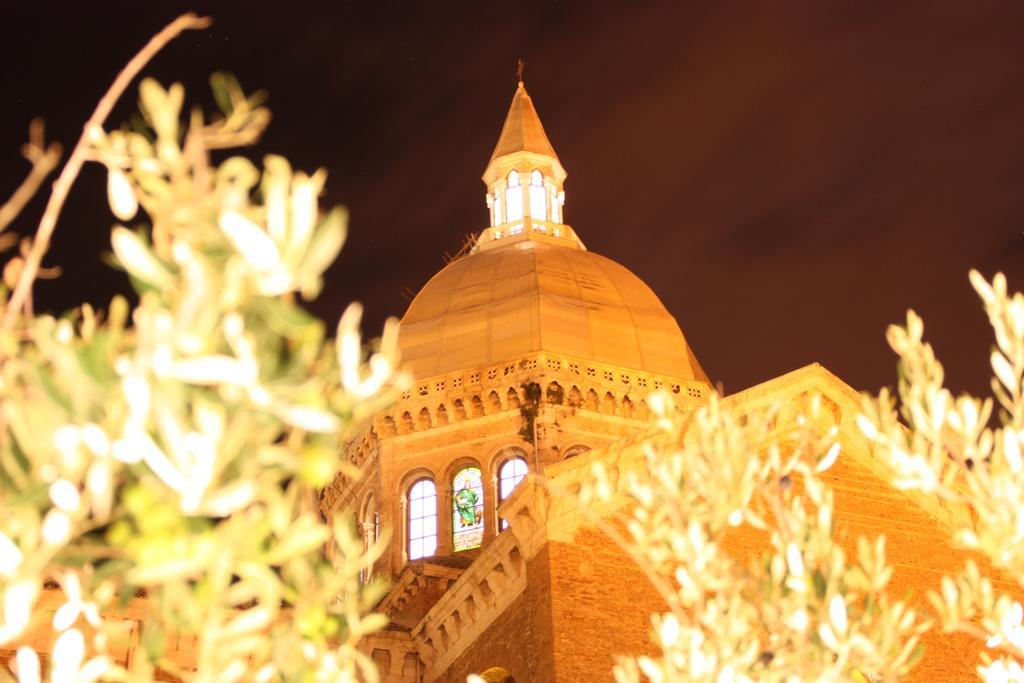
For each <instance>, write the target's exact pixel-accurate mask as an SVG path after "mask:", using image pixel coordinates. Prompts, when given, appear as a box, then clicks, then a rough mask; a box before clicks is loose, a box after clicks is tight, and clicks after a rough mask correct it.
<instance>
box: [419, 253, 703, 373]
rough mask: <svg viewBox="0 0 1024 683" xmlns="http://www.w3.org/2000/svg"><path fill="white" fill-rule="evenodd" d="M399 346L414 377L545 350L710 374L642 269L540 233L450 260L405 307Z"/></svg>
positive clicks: (653, 368) (633, 366) (659, 370)
mask: <svg viewBox="0 0 1024 683" xmlns="http://www.w3.org/2000/svg"><path fill="white" fill-rule="evenodd" d="M399 345H400V349H401V355H402V361H403V364H404V365H405V368H406V370H408V371H409V372H411V373H412V375H413V376H414V377H416V378H417V379H422V378H427V377H433V376H435V375H442V374H446V373H449V372H455V371H458V370H466V369H470V368H479V367H486V366H488V365H491V364H495V363H500V362H503V361H509V360H514V359H518V358H521V357H523V356H528V355H530V354H535V353H538V352H542V351H546V352H550V353H553V354H561V355H565V356H570V357H573V358H578V359H580V360H585V361H592V362H595V363H604V364H609V365H614V366H617V367H620V368H628V369H631V370H635V371H643V372H648V373H652V374H656V375H664V376H667V377H672V378H675V379H680V380H696V381H702V382H707V376H706V375H705V374H704V371H703V370H702V369H701V367H700V365H699V364H698V363H697V359H696V358H695V357H694V355H693V352H692V351H691V350H690V347H689V345H688V344H687V343H686V339H685V338H684V337H683V333H682V331H681V330H680V329H679V325H678V324H677V323H676V321H675V319H674V318H673V317H672V315H671V314H669V312H668V311H666V310H665V307H664V306H663V305H662V303H661V301H659V300H658V297H657V296H656V295H655V294H654V292H653V291H651V288H650V287H648V286H647V285H646V284H645V283H644V282H643V281H642V280H641V279H640V278H638V277H637V276H636V275H634V274H633V273H632V272H630V271H629V270H628V269H627V268H625V267H624V266H621V265H619V264H618V263H616V262H614V261H612V260H611V259H608V258H605V257H603V256H600V255H598V254H595V253H593V252H590V251H584V250H583V249H580V248H578V247H566V246H560V245H556V244H552V243H548V242H544V241H540V240H536V239H533V240H530V239H522V240H519V241H510V242H509V243H507V244H502V245H501V246H500V247H497V248H492V249H487V250H480V251H477V252H476V253H473V254H470V255H468V256H464V257H462V258H460V259H457V260H455V261H453V262H452V263H449V264H448V265H447V266H446V267H445V268H444V269H443V270H441V272H439V273H438V274H437V275H435V276H434V277H433V278H431V280H430V281H429V282H428V283H427V284H426V285H425V286H424V287H423V289H422V290H421V291H420V292H419V294H417V295H416V298H415V299H414V300H413V302H412V304H411V305H410V306H409V310H408V311H407V312H406V314H405V317H404V318H403V319H402V325H401V333H400V334H399Z"/></svg>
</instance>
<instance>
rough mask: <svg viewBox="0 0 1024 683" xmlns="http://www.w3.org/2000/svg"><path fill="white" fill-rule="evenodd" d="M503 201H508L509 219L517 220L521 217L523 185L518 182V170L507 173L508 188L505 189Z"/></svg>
mask: <svg viewBox="0 0 1024 683" xmlns="http://www.w3.org/2000/svg"><path fill="white" fill-rule="evenodd" d="M505 201H506V202H508V210H507V211H506V214H507V215H508V220H509V221H518V220H522V218H523V187H522V186H521V185H520V184H519V171H510V172H509V174H508V189H506V190H505Z"/></svg>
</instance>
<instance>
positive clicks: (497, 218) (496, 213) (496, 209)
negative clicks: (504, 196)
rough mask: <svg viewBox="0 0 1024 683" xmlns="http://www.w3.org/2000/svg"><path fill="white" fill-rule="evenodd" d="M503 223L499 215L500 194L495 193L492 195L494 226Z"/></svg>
mask: <svg viewBox="0 0 1024 683" xmlns="http://www.w3.org/2000/svg"><path fill="white" fill-rule="evenodd" d="M504 222H505V221H504V220H503V219H502V215H501V193H500V192H495V193H494V224H495V225H501V224H502V223H504Z"/></svg>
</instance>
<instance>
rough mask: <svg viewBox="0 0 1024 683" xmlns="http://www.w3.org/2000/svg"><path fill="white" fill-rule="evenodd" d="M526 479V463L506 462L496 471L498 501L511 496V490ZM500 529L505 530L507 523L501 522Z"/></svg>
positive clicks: (518, 460)
mask: <svg viewBox="0 0 1024 683" xmlns="http://www.w3.org/2000/svg"><path fill="white" fill-rule="evenodd" d="M525 477H526V461H525V460H523V459H522V458H512V459H511V460H506V461H505V464H504V465H502V466H501V469H500V470H498V500H499V502H500V501H502V500H505V499H506V498H508V497H509V495H511V493H512V491H513V489H515V487H517V486H519V482H521V481H522V480H523V479H524V478H525ZM501 528H502V529H507V528H508V522H506V521H505V520H501Z"/></svg>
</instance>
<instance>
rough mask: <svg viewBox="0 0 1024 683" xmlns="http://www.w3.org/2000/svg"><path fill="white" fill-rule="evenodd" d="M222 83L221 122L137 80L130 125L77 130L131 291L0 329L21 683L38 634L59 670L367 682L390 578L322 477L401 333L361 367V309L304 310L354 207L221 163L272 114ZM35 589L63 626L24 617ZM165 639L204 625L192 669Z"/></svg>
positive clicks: (391, 377) (375, 398) (377, 392)
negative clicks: (332, 505) (327, 514)
mask: <svg viewBox="0 0 1024 683" xmlns="http://www.w3.org/2000/svg"><path fill="white" fill-rule="evenodd" d="M212 83H213V86H214V93H215V97H216V101H217V103H218V105H219V106H220V108H221V110H222V113H221V114H220V115H218V116H217V117H215V118H213V119H212V120H206V118H205V117H204V115H203V114H202V113H201V112H200V111H199V110H198V109H193V110H191V111H188V112H187V113H186V112H184V111H183V105H184V97H185V96H184V90H183V88H182V86H181V85H180V84H174V85H172V86H171V87H170V88H168V89H165V88H163V87H161V86H160V85H159V84H157V83H156V82H154V81H152V80H145V81H143V82H142V83H141V86H140V88H139V95H140V105H141V111H142V119H141V121H144V124H143V125H140V126H137V127H136V128H135V129H133V130H128V129H124V130H113V131H104V130H100V129H93V130H89V131H87V139H88V141H89V145H90V150H89V154H90V158H91V159H92V160H93V161H96V162H99V163H101V164H103V165H104V166H105V167H106V168H107V171H108V178H109V182H108V199H109V203H110V207H111V209H112V211H113V213H114V214H115V216H116V217H117V218H118V220H119V221H120V222H121V224H119V225H117V226H116V227H114V228H113V231H112V236H111V244H112V248H113V255H114V260H115V261H116V263H117V264H118V265H119V266H120V267H122V268H123V269H124V270H125V271H126V272H127V274H128V275H129V277H130V280H131V282H132V285H133V286H134V289H135V291H136V292H137V293H138V305H137V306H135V307H134V308H132V307H131V306H130V305H129V304H128V303H127V301H126V300H125V299H124V298H122V297H116V298H115V299H114V300H113V301H112V302H111V304H110V306H109V308H108V309H107V310H106V311H95V310H93V309H92V308H90V307H89V306H88V305H85V306H82V307H80V308H79V309H77V310H75V311H72V312H71V313H69V314H67V315H64V316H62V317H59V318H55V317H52V316H49V315H40V316H31V315H28V314H22V315H21V317H20V318H19V319H18V324H17V325H16V326H15V327H14V329H11V330H9V331H6V332H4V333H3V334H2V336H0V420H2V421H3V426H2V429H0V509H2V510H3V514H2V516H0V647H4V648H14V647H18V646H19V645H21V647H20V648H19V649H18V651H17V656H16V658H15V663H14V668H15V669H16V670H17V673H18V676H19V677H20V680H22V681H32V680H38V678H39V671H40V661H39V658H38V655H37V653H36V652H35V650H33V649H32V648H31V647H29V646H28V645H23V644H22V640H20V639H23V638H24V637H26V635H27V634H31V633H38V632H44V633H48V634H50V635H52V642H51V645H50V647H48V648H45V649H49V650H51V651H52V659H51V669H50V675H51V677H52V680H54V681H91V680H97V679H104V680H107V679H109V680H127V681H149V680H153V678H154V676H155V675H157V670H163V671H165V672H167V673H170V674H172V675H174V676H177V677H179V678H181V679H183V680H186V681H210V682H213V681H216V682H217V683H226V682H229V681H236V680H243V679H244V680H259V681H273V680H282V681H311V680H355V678H354V677H355V676H356V672H357V671H358V672H359V674H358V675H359V676H360V677H361V679H363V680H368V681H373V680H376V672H375V669H374V667H373V664H372V662H371V661H370V660H369V658H368V657H367V656H365V655H363V654H361V653H360V652H359V651H358V650H357V648H356V643H357V641H358V640H359V639H360V638H361V637H362V636H363V635H364V634H366V633H369V632H372V631H374V630H377V629H379V628H381V627H382V626H384V625H385V623H386V619H385V618H384V617H383V616H381V615H378V614H372V613H371V607H372V606H373V605H374V604H375V603H376V602H377V600H378V599H379V597H380V596H381V590H382V587H381V586H380V585H379V584H375V583H371V584H370V585H369V586H366V585H363V584H361V583H360V578H359V577H360V571H361V570H364V569H366V568H367V567H369V566H370V565H371V564H372V563H373V561H374V560H375V559H376V558H377V557H378V556H379V554H380V553H381V550H382V549H381V547H379V546H376V547H370V548H364V540H363V538H362V536H361V534H358V533H356V530H355V525H354V522H353V520H352V519H350V518H348V517H346V516H344V515H342V516H340V517H339V518H338V519H336V520H335V521H334V522H333V524H332V525H330V526H329V525H328V524H327V523H325V522H324V521H323V520H322V518H321V516H320V514H319V512H318V510H317V493H316V492H317V491H318V490H319V489H320V488H322V487H323V486H324V485H325V484H327V483H328V482H329V481H331V480H332V479H333V478H334V476H335V475H336V473H337V472H338V471H339V470H340V469H343V468H345V467H347V466H348V465H347V463H345V462H343V461H342V459H341V458H340V457H339V456H338V447H339V441H340V439H341V438H343V437H344V435H345V432H346V430H349V429H351V428H352V426H353V425H354V423H356V422H357V421H359V420H360V419H362V418H363V417H365V416H367V415H369V414H371V413H373V412H374V411H376V410H379V409H380V408H382V407H383V406H384V405H385V404H386V403H387V402H389V401H390V400H391V398H392V396H393V394H394V393H395V391H397V390H398V389H399V387H400V386H401V385H402V383H403V382H404V379H403V378H402V377H401V376H400V375H397V374H395V372H394V367H395V361H396V357H395V353H396V335H397V325H396V323H395V322H394V321H389V323H388V324H387V326H386V329H385V331H384V335H383V338H382V340H381V342H380V345H379V349H378V350H377V352H376V353H373V354H372V355H371V356H370V357H369V358H367V354H366V353H365V352H364V350H363V347H362V343H361V340H360V337H359V317H360V315H359V314H360V311H359V308H358V306H356V305H353V306H351V307H349V309H348V310H347V311H346V312H345V314H344V315H343V316H342V318H341V322H340V323H339V326H338V329H337V334H336V337H335V338H334V339H333V340H330V339H328V338H327V334H326V331H325V329H324V325H323V324H322V323H321V322H320V321H318V320H317V319H315V318H313V317H312V316H310V315H309V314H308V313H307V312H306V311H305V310H304V309H303V308H302V307H301V306H300V305H299V304H298V303H297V296H301V297H302V298H305V299H307V300H308V299H311V298H313V297H315V296H316V295H317V294H318V293H319V291H320V289H321V287H322V284H323V280H322V277H323V273H324V270H325V269H326V268H327V267H328V266H329V265H330V263H331V262H332V261H333V260H334V258H335V256H336V255H337V253H338V251H339V249H340V248H341V245H342V242H343V240H344V238H345V230H346V214H345V212H344V211H343V210H342V209H340V208H336V209H333V210H331V211H328V212H326V213H322V212H321V211H320V210H319V207H318V197H319V195H320V194H321V191H322V189H323V185H324V181H325V173H324V172H323V171H322V170H321V171H318V172H316V173H314V174H312V175H307V174H305V173H302V172H298V171H294V170H293V169H292V168H291V166H290V165H289V164H288V162H287V161H286V160H285V159H283V158H281V157H277V156H268V157H266V158H265V159H264V161H263V164H262V167H258V166H256V165H255V164H253V163H252V162H251V161H249V160H248V159H246V158H244V157H238V156H235V157H229V158H226V159H224V160H223V161H222V162H221V163H219V164H215V163H214V162H213V161H212V160H211V152H214V151H216V150H224V149H229V148H231V147H235V146H238V145H241V144H247V143H251V142H252V141H254V140H256V139H257V138H258V137H259V135H260V133H261V132H262V130H263V128H264V127H265V126H266V124H267V123H268V121H269V113H268V112H267V110H266V109H264V108H263V107H262V106H260V104H259V101H257V100H256V99H253V98H249V97H246V96H245V95H244V94H243V92H242V91H241V89H240V88H239V87H238V84H237V83H236V82H235V80H234V79H233V78H232V77H230V76H228V75H224V74H218V75H216V76H215V77H214V78H213V79H212ZM8 284H10V283H8ZM8 293H9V292H8V291H7V290H5V291H4V302H6V297H7V295H8ZM347 474H349V475H352V476H357V475H358V473H356V472H348V473H347ZM46 582H50V587H49V588H47V590H59V591H60V593H61V594H62V595H63V600H64V602H63V605H62V606H60V607H59V609H58V610H57V612H56V614H55V615H54V616H53V618H52V620H50V619H49V617H45V616H44V615H45V611H44V610H39V609H35V608H34V607H35V605H36V602H37V600H38V599H39V596H40V594H41V592H42V591H43V590H44V583H46ZM58 586H59V589H58V588H57V587H58ZM125 610H129V611H133V613H135V614H137V615H141V618H142V622H141V623H142V632H141V636H140V639H139V646H138V647H136V648H135V651H134V653H133V655H132V657H131V658H130V667H129V668H128V669H124V668H123V667H121V666H120V665H119V664H118V663H116V661H115V658H114V656H113V654H112V652H111V648H112V647H113V645H112V644H113V643H121V647H122V648H123V647H124V643H125V642H126V639H127V638H128V634H127V632H126V629H128V628H130V626H131V623H134V622H126V621H123V620H122V619H119V618H118V615H119V614H122V613H124V611H125ZM137 618H138V617H137ZM44 620H45V621H49V622H50V623H49V624H47V623H43V622H44ZM40 629H42V630H41V631H40ZM174 634H194V635H195V637H196V641H195V662H194V667H195V668H194V670H192V668H191V666H189V667H186V668H182V667H181V666H180V662H177V661H175V660H174V659H173V658H172V657H169V656H168V655H167V652H166V644H167V642H168V641H169V637H170V636H173V635H174ZM2 675H3V674H0V676H2Z"/></svg>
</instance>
